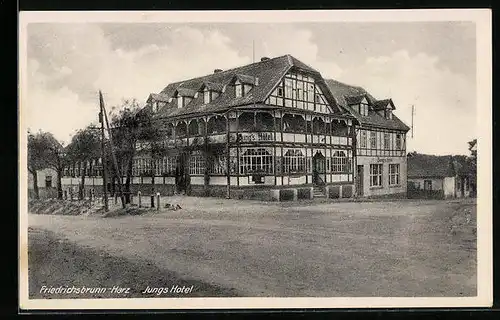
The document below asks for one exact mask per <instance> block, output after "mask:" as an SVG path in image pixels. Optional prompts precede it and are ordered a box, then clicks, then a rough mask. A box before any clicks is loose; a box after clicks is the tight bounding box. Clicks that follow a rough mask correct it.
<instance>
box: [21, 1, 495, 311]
mask: <svg viewBox="0 0 500 320" xmlns="http://www.w3.org/2000/svg"><path fill="white" fill-rule="evenodd" d="M368 21H371V22H376V21H377V22H410V21H473V22H475V23H476V39H477V51H476V57H477V59H476V60H477V108H478V113H477V122H478V126H477V127H478V131H479V133H478V134H479V138H478V161H479V163H478V182H477V191H478V198H477V206H478V207H477V213H478V217H477V235H478V242H477V248H478V251H477V260H478V265H477V267H478V268H477V274H478V279H477V289H478V296H476V297H456V298H426V297H425V298H390V297H387V298H385V297H384V298H380V297H375V298H348V297H343V298H165V299H140V298H130V299H76V300H75V299H50V300H49V299H48V300H43V299H29V298H28V292H29V291H28V246H27V239H28V232H27V231H28V216H27V188H26V184H27V181H28V175H27V159H26V146H27V128H26V126H25V124H24V119H26V110H25V108H23V105H24V101H26V100H27V99H26V98H27V92H26V89H27V84H26V72H27V70H26V68H27V56H26V52H27V50H26V49H27V28H26V27H27V24H28V23H33V22H50V23H54V22H58V23H64V22H66V23H68V22H71V23H78V22H80V23H90V22H122V23H123V22H128V23H141V22H169V23H181V22H182V23H186V22H190V23H194V22H219V23H221V22H237V23H241V22H246V23H251V22H255V23H261V22H268V23H298V22H368ZM491 33H492V28H491V10H489V9H450V10H442V9H432V10H342V11H333V10H310V11H231V12H230V11H204V12H201V11H177V12H167V11H160V12H158V11H142V12H138V11H124V12H118V11H116V12H110V11H107V12H104V11H94V12H84V11H79V12H76V11H70V12H62V11H59V12H47V11H46V12H33V11H31V12H21V13H20V16H19V53H20V54H19V81H20V82H19V86H20V87H19V92H20V94H19V145H20V148H19V195H20V196H19V208H20V214H19V228H20V230H19V233H20V241H19V270H20V275H19V276H20V279H19V301H20V308H21V309H242V308H245V309H252V308H259V309H260V308H265V309H277V308H280V309H281V308H283V309H287V308H301V309H302V308H401V307H408V308H418V307H449V308H452V307H489V306H491V305H492V302H493V286H492V283H493V267H492V263H493V253H492V203H491V200H492V150H491V146H492V138H491V123H492V118H491V114H492V105H491V104H492V96H491V95H492V83H491V78H492V36H491Z"/></svg>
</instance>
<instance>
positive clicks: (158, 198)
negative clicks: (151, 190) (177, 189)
mask: <svg viewBox="0 0 500 320" xmlns="http://www.w3.org/2000/svg"><path fill="white" fill-rule="evenodd" d="M156 210H157V211H159V210H160V193H159V192H157V193H156Z"/></svg>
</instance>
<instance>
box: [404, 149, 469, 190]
mask: <svg viewBox="0 0 500 320" xmlns="http://www.w3.org/2000/svg"><path fill="white" fill-rule="evenodd" d="M469 169H470V164H469V161H468V159H467V157H466V156H435V155H427V154H418V153H410V154H408V188H407V190H408V198H432V199H447V198H464V197H470V196H471V195H472V193H471V189H472V188H471V187H472V186H473V185H475V181H472V177H473V176H472V172H471V170H469Z"/></svg>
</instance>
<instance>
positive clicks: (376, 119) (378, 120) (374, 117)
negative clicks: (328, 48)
mask: <svg viewBox="0 0 500 320" xmlns="http://www.w3.org/2000/svg"><path fill="white" fill-rule="evenodd" d="M325 82H326V84H327V85H328V88H329V89H330V92H331V93H332V95H333V97H334V98H335V101H336V102H337V104H338V105H339V106H341V107H343V108H345V109H347V110H348V111H349V112H350V113H351V114H352V115H353V116H354V117H355V118H356V119H358V121H359V122H360V123H361V125H368V126H375V127H380V128H386V129H396V130H402V131H408V130H410V127H408V126H407V125H406V124H405V123H404V122H403V121H401V120H400V119H399V118H398V117H397V116H396V115H394V114H393V115H392V119H386V118H385V117H383V116H382V115H380V114H378V113H377V112H376V111H375V110H369V111H368V115H367V116H364V115H361V114H360V113H359V112H357V111H356V110H355V109H354V108H352V107H350V105H352V104H357V103H359V102H360V101H361V100H362V99H363V97H366V99H367V100H368V103H369V104H371V105H372V106H376V107H380V106H381V105H383V104H384V103H386V101H387V102H388V101H391V103H392V100H391V99H384V100H377V99H375V98H374V97H373V96H372V95H371V94H370V93H368V92H367V91H366V90H365V89H363V88H362V87H357V86H351V85H348V84H345V83H342V82H340V81H337V80H334V79H325ZM385 105H387V104H385ZM385 105H384V106H385ZM392 106H394V105H392Z"/></svg>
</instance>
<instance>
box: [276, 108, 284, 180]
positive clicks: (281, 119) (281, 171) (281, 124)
mask: <svg viewBox="0 0 500 320" xmlns="http://www.w3.org/2000/svg"><path fill="white" fill-rule="evenodd" d="M283 103H285V99H283ZM280 115H281V118H280V134H281V144H280V145H281V161H280V163H281V165H283V116H284V112H283V110H280ZM274 170H276V168H275V169H274ZM280 173H281V185H283V170H280Z"/></svg>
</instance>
